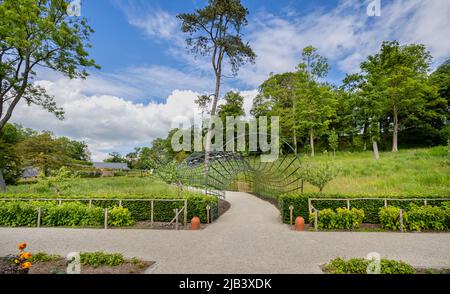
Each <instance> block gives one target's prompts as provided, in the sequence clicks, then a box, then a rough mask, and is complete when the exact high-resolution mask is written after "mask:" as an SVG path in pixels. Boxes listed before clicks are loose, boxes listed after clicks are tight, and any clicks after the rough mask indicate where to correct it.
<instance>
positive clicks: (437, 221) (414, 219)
mask: <svg viewBox="0 0 450 294" xmlns="http://www.w3.org/2000/svg"><path fill="white" fill-rule="evenodd" d="M379 214H380V220H381V226H382V228H384V229H388V230H399V229H400V216H399V215H400V208H399V207H393V206H390V207H387V208H381V209H380V213H379ZM449 219H450V209H448V207H446V206H442V207H438V206H416V205H411V206H410V207H409V209H407V210H405V212H404V213H403V224H404V226H405V229H408V230H411V231H421V230H435V231H443V230H447V229H449V226H448V220H449Z"/></svg>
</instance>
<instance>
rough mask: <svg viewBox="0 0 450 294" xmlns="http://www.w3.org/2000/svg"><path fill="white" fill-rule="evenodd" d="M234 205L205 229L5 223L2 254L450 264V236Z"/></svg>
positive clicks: (173, 264)
mask: <svg viewBox="0 0 450 294" xmlns="http://www.w3.org/2000/svg"><path fill="white" fill-rule="evenodd" d="M227 200H228V201H229V202H230V203H231V208H230V210H229V211H228V212H227V213H225V214H224V215H223V216H222V217H221V218H220V219H219V220H218V221H217V222H215V223H214V224H212V225H210V226H209V227H207V228H206V229H204V230H202V231H163V230H131V229H129V230H118V229H112V230H98V229H58V228H55V229H45V228H42V229H36V228H19V229H10V228H1V229H0V255H5V254H8V253H14V251H15V247H16V244H17V243H18V242H27V243H28V244H29V245H30V246H29V249H30V250H31V251H33V252H38V251H45V252H49V253H58V254H63V255H65V254H67V253H69V252H72V251H97V250H104V251H109V252H122V253H123V254H124V255H125V256H127V257H133V256H137V257H141V258H143V259H145V260H153V261H156V262H157V264H156V266H155V267H154V268H152V269H151V272H153V273H320V272H321V271H320V268H319V266H320V265H321V264H324V263H326V262H328V261H329V260H330V259H332V258H335V257H338V256H342V257H365V256H366V255H367V254H368V253H369V252H378V253H380V254H381V255H382V257H386V258H393V259H401V260H404V261H406V262H408V263H410V264H412V265H414V266H423V267H447V268H450V258H449V257H450V234H449V233H363V232H318V233H316V232H295V231H293V230H291V229H290V228H289V226H287V225H283V224H281V223H280V220H279V212H278V210H277V209H276V208H275V207H274V206H273V205H271V204H270V203H268V202H265V201H263V200H260V199H258V198H256V197H254V196H251V195H248V194H245V193H232V192H229V193H227Z"/></svg>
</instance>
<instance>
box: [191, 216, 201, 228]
mask: <svg viewBox="0 0 450 294" xmlns="http://www.w3.org/2000/svg"><path fill="white" fill-rule="evenodd" d="M191 230H200V218H199V217H198V216H194V217H193V218H192V219H191Z"/></svg>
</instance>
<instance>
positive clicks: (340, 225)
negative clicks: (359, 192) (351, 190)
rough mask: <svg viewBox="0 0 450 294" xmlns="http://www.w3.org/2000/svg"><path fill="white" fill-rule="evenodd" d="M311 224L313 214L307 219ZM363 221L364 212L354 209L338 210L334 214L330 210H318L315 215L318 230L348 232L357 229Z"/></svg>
mask: <svg viewBox="0 0 450 294" xmlns="http://www.w3.org/2000/svg"><path fill="white" fill-rule="evenodd" d="M309 219H310V220H311V223H313V220H314V213H312V214H311V215H310V217H309ZM363 219H364V211H362V210H360V209H356V208H352V209H350V210H349V209H347V208H338V209H337V210H336V212H334V211H333V210H332V209H329V208H328V209H324V210H320V211H319V212H318V215H317V222H318V224H317V225H318V227H319V229H328V230H333V229H344V230H350V229H355V228H359V227H360V226H361V223H362V221H363Z"/></svg>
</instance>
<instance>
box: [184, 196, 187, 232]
mask: <svg viewBox="0 0 450 294" xmlns="http://www.w3.org/2000/svg"><path fill="white" fill-rule="evenodd" d="M184 227H185V228H186V227H187V199H185V200H184Z"/></svg>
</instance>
